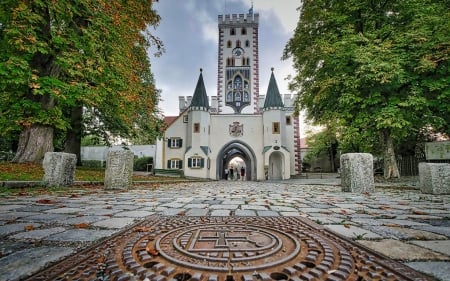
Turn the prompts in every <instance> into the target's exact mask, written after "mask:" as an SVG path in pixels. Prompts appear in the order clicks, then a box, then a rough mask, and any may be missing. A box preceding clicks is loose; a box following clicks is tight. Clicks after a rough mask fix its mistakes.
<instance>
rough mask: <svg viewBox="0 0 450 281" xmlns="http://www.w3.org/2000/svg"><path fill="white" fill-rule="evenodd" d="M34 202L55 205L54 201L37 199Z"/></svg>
mask: <svg viewBox="0 0 450 281" xmlns="http://www.w3.org/2000/svg"><path fill="white" fill-rule="evenodd" d="M36 202H37V203H39V204H55V203H57V202H56V201H54V200H50V199H39V200H38V201H36Z"/></svg>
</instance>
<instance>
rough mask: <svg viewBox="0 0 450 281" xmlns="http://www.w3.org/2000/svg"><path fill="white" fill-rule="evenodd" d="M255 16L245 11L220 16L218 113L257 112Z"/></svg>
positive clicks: (256, 32)
mask: <svg viewBox="0 0 450 281" xmlns="http://www.w3.org/2000/svg"><path fill="white" fill-rule="evenodd" d="M258 19H259V14H257V13H256V14H253V8H252V9H250V10H249V13H248V14H239V15H237V14H232V15H225V16H223V15H219V18H218V24H219V44H218V48H219V50H218V74H217V104H218V106H217V108H218V113H219V114H220V113H225V114H230V113H235V114H239V113H243V114H254V113H258V96H259V58H258V56H259V53H258Z"/></svg>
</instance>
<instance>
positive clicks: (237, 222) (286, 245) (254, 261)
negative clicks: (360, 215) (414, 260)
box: [28, 216, 427, 281]
mask: <svg viewBox="0 0 450 281" xmlns="http://www.w3.org/2000/svg"><path fill="white" fill-rule="evenodd" d="M28 280H121V281H127V280H154V281H183V280H191V281H232V280H236V281H237V280H239V281H257V280H290V281H297V280H311V281H313V280H329V281H337V280H355V281H356V280H358V281H359V280H388V281H389V280H392V281H394V280H399V281H400V280H415V281H422V280H423V281H424V280H427V279H426V278H425V277H423V276H422V275H421V274H420V273H418V272H416V271H414V270H412V269H410V268H408V267H406V266H405V265H403V264H401V263H398V262H395V261H393V260H390V259H388V258H386V257H384V256H380V255H378V254H376V253H374V252H372V251H370V250H368V249H365V248H361V247H360V246H359V245H358V244H356V243H354V242H353V241H350V240H347V239H345V238H343V237H340V236H337V235H335V234H333V233H331V232H329V231H327V230H325V229H323V228H321V227H320V226H318V225H315V224H314V223H312V222H311V221H309V220H306V219H304V218H299V217H182V216H177V217H161V216H152V217H149V218H148V219H146V220H145V221H144V222H142V223H139V224H137V225H135V226H133V227H131V228H130V229H127V230H125V231H122V232H121V233H119V234H117V235H115V236H113V237H111V238H110V239H107V240H106V241H104V242H102V243H99V244H97V245H94V246H92V247H91V248H90V249H87V250H85V251H83V252H81V253H78V254H76V255H74V256H71V257H69V258H67V259H66V260H64V261H62V262H60V263H58V264H56V265H54V266H52V267H50V268H48V269H46V270H44V271H42V272H39V273H37V274H35V275H34V276H32V277H30V278H29V279H28Z"/></svg>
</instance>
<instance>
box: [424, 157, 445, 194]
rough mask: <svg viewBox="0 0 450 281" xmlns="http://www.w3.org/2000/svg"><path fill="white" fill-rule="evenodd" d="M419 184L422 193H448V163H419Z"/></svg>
mask: <svg viewBox="0 0 450 281" xmlns="http://www.w3.org/2000/svg"><path fill="white" fill-rule="evenodd" d="M419 185H420V191H421V192H422V193H430V194H450V164H448V163H419Z"/></svg>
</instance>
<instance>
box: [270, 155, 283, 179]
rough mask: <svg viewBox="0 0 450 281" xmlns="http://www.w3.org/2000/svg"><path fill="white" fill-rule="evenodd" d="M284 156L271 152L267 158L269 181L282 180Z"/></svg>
mask: <svg viewBox="0 0 450 281" xmlns="http://www.w3.org/2000/svg"><path fill="white" fill-rule="evenodd" d="M283 158H284V155H283V154H282V153H281V152H278V151H275V152H272V153H271V154H270V156H269V170H268V179H269V180H282V179H283V170H284V161H283Z"/></svg>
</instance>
